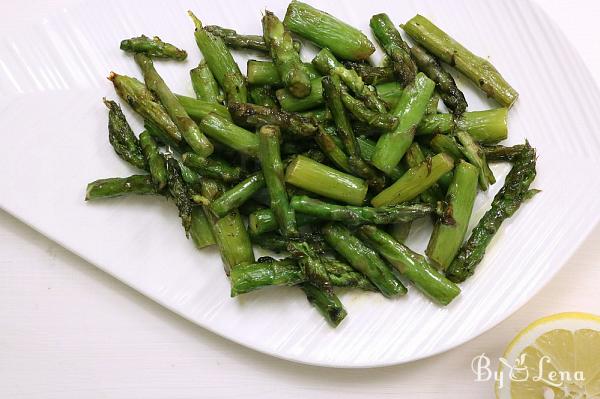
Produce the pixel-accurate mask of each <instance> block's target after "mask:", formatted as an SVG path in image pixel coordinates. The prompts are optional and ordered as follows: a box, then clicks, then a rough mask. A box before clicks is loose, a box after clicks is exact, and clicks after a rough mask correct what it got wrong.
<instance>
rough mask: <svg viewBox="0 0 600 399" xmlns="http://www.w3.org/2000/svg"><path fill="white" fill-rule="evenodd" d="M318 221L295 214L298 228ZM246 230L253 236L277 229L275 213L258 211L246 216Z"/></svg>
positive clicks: (267, 209)
mask: <svg viewBox="0 0 600 399" xmlns="http://www.w3.org/2000/svg"><path fill="white" fill-rule="evenodd" d="M318 222H319V219H318V218H315V217H313V216H310V215H304V214H296V224H297V225H298V227H301V226H306V225H310V224H314V223H318ZM248 229H249V230H250V233H251V234H253V235H258V234H263V233H270V232H272V231H275V230H277V229H279V224H278V223H277V218H276V217H275V213H273V211H272V210H271V209H270V208H264V209H259V210H257V211H254V212H252V213H251V214H250V215H248Z"/></svg>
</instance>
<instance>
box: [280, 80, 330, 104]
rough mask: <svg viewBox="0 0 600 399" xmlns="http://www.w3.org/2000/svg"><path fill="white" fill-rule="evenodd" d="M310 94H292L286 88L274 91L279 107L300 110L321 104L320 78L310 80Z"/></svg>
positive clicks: (321, 87)
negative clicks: (298, 95)
mask: <svg viewBox="0 0 600 399" xmlns="http://www.w3.org/2000/svg"><path fill="white" fill-rule="evenodd" d="M310 86H311V89H310V94H309V95H308V96H306V97H304V98H298V97H296V96H294V95H293V94H292V93H290V91H289V90H288V89H279V90H277V91H276V92H275V95H276V96H277V100H278V101H279V104H280V105H281V109H283V110H285V111H289V112H302V111H307V110H309V109H312V108H316V107H318V106H320V105H323V103H324V102H325V101H324V99H323V86H322V85H321V78H317V79H313V80H311V81H310Z"/></svg>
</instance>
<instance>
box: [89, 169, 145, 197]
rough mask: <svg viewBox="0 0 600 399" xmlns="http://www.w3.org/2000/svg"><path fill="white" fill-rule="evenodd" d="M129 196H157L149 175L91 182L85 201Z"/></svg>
mask: <svg viewBox="0 0 600 399" xmlns="http://www.w3.org/2000/svg"><path fill="white" fill-rule="evenodd" d="M129 194H156V189H155V188H154V184H153V182H152V178H151V177H150V176H149V175H133V176H129V177H113V178H109V179H100V180H96V181H93V182H91V183H90V184H88V185H87V188H86V190H85V200H86V201H89V200H96V199H99V198H112V197H119V196H122V195H129Z"/></svg>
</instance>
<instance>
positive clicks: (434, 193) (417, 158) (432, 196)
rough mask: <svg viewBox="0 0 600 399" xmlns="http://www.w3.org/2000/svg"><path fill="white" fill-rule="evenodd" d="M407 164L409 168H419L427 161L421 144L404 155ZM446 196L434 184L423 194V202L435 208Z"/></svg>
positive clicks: (414, 144) (414, 145) (415, 145)
mask: <svg viewBox="0 0 600 399" xmlns="http://www.w3.org/2000/svg"><path fill="white" fill-rule="evenodd" d="M404 159H405V160H406V164H407V165H408V167H409V168H414V167H417V166H419V165H420V164H421V163H422V162H425V161H426V158H425V155H424V154H423V151H422V150H421V146H420V145H419V143H412V144H411V146H410V147H409V148H408V151H406V155H404ZM443 196H444V194H443V193H442V192H441V190H440V188H439V186H438V185H437V183H434V184H433V185H432V186H431V187H429V188H428V189H427V190H425V191H423V192H422V193H421V200H422V201H423V202H425V203H427V204H430V205H432V206H435V204H436V203H437V202H438V201H439V200H441V199H442V198H443Z"/></svg>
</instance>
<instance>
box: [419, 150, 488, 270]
mask: <svg viewBox="0 0 600 399" xmlns="http://www.w3.org/2000/svg"><path fill="white" fill-rule="evenodd" d="M478 175H479V171H478V169H477V168H476V167H475V166H473V165H471V164H470V163H467V162H465V161H459V162H458V164H457V166H456V168H455V169H454V178H453V180H452V183H451V184H450V187H449V188H448V193H447V195H446V201H447V203H448V207H449V209H451V212H452V219H453V220H454V224H442V223H440V222H439V221H438V222H437V223H436V225H435V227H434V229H433V234H432V235H431V239H430V240H429V244H428V246H427V251H426V253H427V256H429V259H431V260H432V261H434V262H435V264H436V265H438V266H439V267H440V268H441V269H446V268H447V267H448V266H449V265H450V262H452V259H454V257H455V256H456V253H457V252H458V249H459V248H460V246H461V244H462V242H463V240H464V238H465V235H466V233H467V227H468V226H469V219H470V218H471V213H472V211H473V204H474V203H475V197H476V196H477V180H478Z"/></svg>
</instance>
